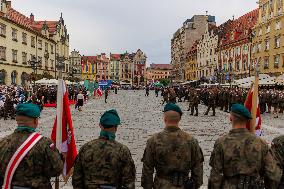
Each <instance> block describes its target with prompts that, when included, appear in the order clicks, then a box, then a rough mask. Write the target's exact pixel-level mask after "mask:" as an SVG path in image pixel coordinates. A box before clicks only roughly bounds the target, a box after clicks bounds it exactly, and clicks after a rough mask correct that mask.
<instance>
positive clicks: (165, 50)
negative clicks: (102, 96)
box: [12, 0, 257, 63]
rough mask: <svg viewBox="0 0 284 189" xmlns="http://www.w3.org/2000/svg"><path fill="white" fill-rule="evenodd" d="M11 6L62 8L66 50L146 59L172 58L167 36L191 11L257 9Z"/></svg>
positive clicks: (56, 1)
mask: <svg viewBox="0 0 284 189" xmlns="http://www.w3.org/2000/svg"><path fill="white" fill-rule="evenodd" d="M12 6H13V7H14V8H15V9H17V10H18V11H20V12H22V13H24V14H25V15H27V16H29V14H30V13H31V12H33V13H34V14H35V19H36V20H58V19H59V17H60V13H61V12H63V17H64V20H65V23H66V24H67V29H68V32H69V34H70V50H72V49H77V50H79V51H80V52H81V54H84V55H95V54H97V53H100V52H105V53H110V52H112V53H121V52H125V51H128V52H135V51H136V50H137V49H138V48H140V49H142V50H143V51H144V52H145V53H146V54H147V56H148V63H170V40H171V38H172V34H173V33H174V32H175V31H176V30H177V29H178V28H179V27H180V26H181V25H182V23H183V22H184V21H185V20H186V19H188V18H191V17H192V16H193V15H195V14H205V13H206V11H208V14H210V15H214V16H216V21H217V23H218V25H219V24H221V23H223V22H225V21H226V20H228V19H231V18H232V17H233V15H234V16H235V18H237V17H239V16H241V15H243V14H245V13H247V12H249V11H251V10H253V9H255V8H257V4H256V1H248V0H198V1H197V0H80V1H71V0H48V1H44V0H25V1H23V0H13V2H12Z"/></svg>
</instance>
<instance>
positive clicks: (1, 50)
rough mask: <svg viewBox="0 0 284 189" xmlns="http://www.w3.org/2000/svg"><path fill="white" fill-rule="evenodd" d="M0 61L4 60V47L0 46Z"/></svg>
mask: <svg viewBox="0 0 284 189" xmlns="http://www.w3.org/2000/svg"><path fill="white" fill-rule="evenodd" d="M0 60H4V61H5V60H6V47H1V46H0Z"/></svg>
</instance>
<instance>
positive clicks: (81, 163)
mask: <svg viewBox="0 0 284 189" xmlns="http://www.w3.org/2000/svg"><path fill="white" fill-rule="evenodd" d="M118 125H120V118H119V116H118V113H117V112H116V110H109V111H106V112H105V113H104V114H103V115H102V117H101V119H100V127H101V133H100V137H99V138H98V139H95V140H92V141H90V142H88V143H87V144H85V145H84V146H83V147H82V148H81V149H80V152H79V154H78V156H77V158H76V161H75V166H74V173H73V177H72V185H73V188H74V189H115V188H117V189H120V188H125V189H134V188H135V174H136V170H135V165H134V162H133V159H132V157H131V153H130V151H129V149H128V148H127V147H126V146H124V145H122V144H120V143H119V142H117V141H115V133H116V131H117V126H118Z"/></svg>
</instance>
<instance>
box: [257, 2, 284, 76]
mask: <svg viewBox="0 0 284 189" xmlns="http://www.w3.org/2000/svg"><path fill="white" fill-rule="evenodd" d="M283 13H284V1H283V0H259V14H258V22H257V24H256V26H255V27H254V38H253V49H252V57H253V64H258V65H259V66H260V71H261V73H267V74H270V75H274V76H279V75H280V74H283V72H284V37H283V33H284V14H283Z"/></svg>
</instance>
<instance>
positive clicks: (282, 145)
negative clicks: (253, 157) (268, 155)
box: [271, 135, 284, 189]
mask: <svg viewBox="0 0 284 189" xmlns="http://www.w3.org/2000/svg"><path fill="white" fill-rule="evenodd" d="M271 150H272V152H273V155H274V157H275V159H276V160H277V163H278V165H279V166H280V167H281V169H282V178H281V182H280V186H279V187H278V189H284V174H283V173H284V135H282V136H280V137H277V138H275V139H273V141H272V146H271Z"/></svg>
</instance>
